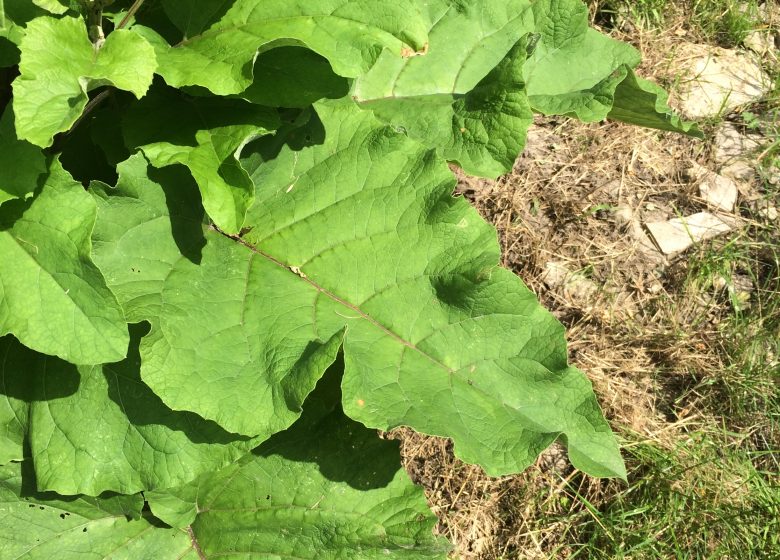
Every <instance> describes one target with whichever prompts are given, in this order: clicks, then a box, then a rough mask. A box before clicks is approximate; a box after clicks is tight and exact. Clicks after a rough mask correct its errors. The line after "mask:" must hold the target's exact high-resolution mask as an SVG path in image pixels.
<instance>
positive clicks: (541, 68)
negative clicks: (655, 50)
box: [524, 0, 640, 121]
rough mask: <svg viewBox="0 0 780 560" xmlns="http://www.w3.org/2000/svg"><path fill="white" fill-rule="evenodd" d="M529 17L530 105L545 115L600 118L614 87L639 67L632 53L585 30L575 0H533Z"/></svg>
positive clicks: (527, 76)
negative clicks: (532, 38) (532, 39)
mask: <svg viewBox="0 0 780 560" xmlns="http://www.w3.org/2000/svg"><path fill="white" fill-rule="evenodd" d="M533 13H534V20H535V23H534V27H535V29H534V31H535V33H537V34H538V35H537V38H536V40H537V44H536V48H535V49H534V51H533V53H532V55H531V57H530V58H529V59H528V62H527V63H526V65H525V69H524V72H525V81H526V86H527V88H528V96H529V98H530V101H531V106H532V107H533V108H534V109H535V110H536V111H539V112H541V113H544V114H548V115H549V114H556V115H563V114H566V115H572V116H576V117H577V118H579V119H581V120H583V121H598V120H603V119H605V118H606V116H607V114H608V113H609V110H610V108H611V107H612V99H613V97H614V94H615V88H616V87H617V86H618V84H620V83H621V82H622V81H623V79H624V78H625V77H626V76H627V75H628V72H629V69H630V68H633V67H635V66H636V65H637V64H639V61H640V57H639V53H638V52H637V50H636V49H634V48H633V47H632V46H631V45H628V44H626V43H622V42H620V41H617V40H615V39H612V38H610V37H607V36H606V35H603V34H601V33H599V32H598V31H596V30H595V29H591V28H590V27H589V26H588V9H587V7H586V6H585V5H584V4H583V3H582V2H581V1H580V0H538V1H537V2H535V3H534V4H533Z"/></svg>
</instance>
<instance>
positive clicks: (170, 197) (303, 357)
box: [93, 155, 341, 438]
mask: <svg viewBox="0 0 780 560" xmlns="http://www.w3.org/2000/svg"><path fill="white" fill-rule="evenodd" d="M119 172H120V181H119V185H118V187H117V189H116V190H111V189H108V188H105V187H104V188H101V187H100V185H94V188H93V192H95V194H96V196H97V197H98V205H99V208H100V211H99V214H100V216H101V219H100V220H99V222H98V224H97V227H96V229H95V234H94V239H95V258H96V259H97V262H98V265H99V266H100V267H101V269H102V270H103V271H104V272H105V273H106V275H107V278H108V282H109V284H110V285H111V286H112V287H113V288H114V289H115V290H116V294H117V297H118V298H119V300H120V302H121V303H122V305H123V306H124V309H125V311H126V313H127V316H128V319H129V320H130V321H141V320H149V321H151V322H152V324H153V327H154V330H153V331H152V333H151V334H150V335H149V336H148V337H146V339H144V345H143V346H144V349H143V350H142V352H143V354H144V368H145V371H146V373H144V381H146V382H147V383H150V382H152V380H154V381H153V383H154V385H152V389H154V391H155V392H156V393H158V394H166V395H169V396H170V395H171V394H172V393H174V392H175V393H178V394H179V397H178V398H176V399H167V398H166V399H164V400H165V402H166V403H167V404H168V405H169V406H171V408H173V409H175V410H192V411H195V412H197V413H198V414H200V415H202V416H204V417H205V418H209V419H213V420H216V421H217V422H219V423H220V424H221V425H222V426H224V427H225V428H226V429H227V430H229V431H231V432H238V433H243V434H248V435H251V436H256V435H260V436H262V437H263V438H265V437H268V436H269V435H271V434H273V433H276V432H278V431H280V430H283V429H285V428H287V427H288V426H289V425H290V424H292V423H293V422H294V421H295V420H296V419H297V418H298V416H299V415H300V411H301V405H302V403H303V401H304V399H305V398H306V396H307V395H308V394H309V393H310V392H311V390H312V389H313V388H314V386H315V385H316V382H317V380H318V379H319V378H320V376H321V375H322V372H323V371H324V370H325V368H326V367H327V366H328V365H330V364H331V363H332V362H333V360H334V359H335V357H336V353H337V351H338V348H339V344H340V342H341V333H338V332H331V333H328V335H327V336H326V337H325V338H319V337H318V336H317V335H316V333H315V332H314V329H313V327H309V328H303V329H299V332H291V331H290V330H289V329H287V328H286V326H285V324H284V322H283V321H279V320H278V317H277V306H284V305H289V304H291V303H292V304H294V302H295V300H296V299H298V300H301V298H302V297H304V296H303V295H301V294H304V295H305V294H306V293H307V290H306V288H305V287H303V286H298V285H292V286H285V283H284V280H285V279H286V278H285V275H284V274H283V273H282V272H281V271H279V272H276V274H277V275H278V276H279V277H280V280H278V281H276V282H275V283H274V282H272V279H270V278H269V279H260V278H258V279H254V278H252V274H250V270H249V268H250V267H251V263H250V262H249V260H250V259H245V258H242V257H243V256H246V255H247V252H246V248H244V247H242V246H241V245H239V244H237V243H235V242H234V241H233V240H231V239H228V238H226V237H224V236H222V235H221V234H218V233H216V232H215V231H214V230H213V229H211V228H208V227H207V226H206V225H205V224H204V223H203V208H202V207H201V206H200V203H199V202H198V196H197V190H196V189H195V186H194V185H193V184H192V181H191V180H188V177H187V176H186V174H182V173H181V172H180V170H177V169H175V168H171V169H164V170H159V171H155V170H153V169H150V170H149V171H148V173H149V175H150V176H151V177H154V180H152V179H150V178H149V177H147V176H146V175H147V168H146V161H145V160H144V158H143V157H142V156H141V155H136V156H133V157H132V158H130V160H128V161H127V162H125V163H124V164H122V165H120V166H119ZM207 239H208V240H209V241H210V243H207V242H206V240H207ZM232 255H240V256H239V257H238V258H235V257H232ZM242 269H243V270H242ZM264 280H268V282H269V283H268V284H266V285H265V287H264V289H265V290H269V292H265V293H264V294H263V293H254V292H255V289H256V287H255V284H254V282H256V281H260V282H263V281H264ZM192 282H194V283H192ZM175 284H178V286H179V287H177V288H174V289H175V290H176V291H180V290H184V292H182V295H189V296H190V298H191V304H188V305H186V306H185V307H181V308H178V311H176V307H177V306H178V303H173V306H172V305H171V303H172V302H171V301H170V299H169V298H170V295H171V292H170V291H168V290H170V289H171V288H172V287H173V286H174V285H175ZM275 286H279V291H278V292H275V291H274V288H275ZM296 291H297V292H298V295H296ZM219 292H221V293H219ZM266 296H267V297H268V299H264V298H265V297H266ZM277 301H278V302H279V303H278V304H277V303H275V302H277ZM282 302H284V303H282ZM200 305H202V310H203V312H204V313H205V315H204V314H203V313H195V312H193V313H194V314H193V315H192V319H191V320H189V321H187V322H188V323H189V325H188V326H187V327H185V330H184V331H183V332H182V333H181V336H182V338H181V343H179V342H174V346H175V347H181V348H183V347H184V346H186V345H189V344H193V346H192V348H193V351H192V352H179V351H178V350H172V356H171V357H172V358H173V360H174V361H176V362H178V364H179V365H180V366H181V367H183V368H184V369H183V370H180V371H179V374H181V373H185V374H186V373H191V374H192V375H191V376H190V375H186V378H187V381H186V382H185V383H181V381H182V378H181V376H180V375H177V376H170V377H168V378H167V379H166V376H167V373H165V372H168V371H169V370H168V369H167V367H164V369H162V370H159V373H162V375H161V376H159V377H158V376H156V375H155V374H151V376H150V371H155V369H156V367H157V366H156V365H155V362H157V361H160V360H162V361H163V364H161V367H163V366H167V365H170V364H171V362H168V360H167V358H166V356H165V353H166V352H167V350H165V347H166V345H167V344H169V343H170V342H171V340H170V339H165V338H163V339H161V340H159V342H158V343H157V344H156V345H153V343H152V341H153V340H156V339H159V338H160V332H161V331H160V329H161V328H162V329H165V328H166V327H167V326H168V325H173V328H175V329H179V328H181V327H183V324H182V323H180V322H179V321H177V320H174V321H169V317H168V314H169V313H170V312H173V313H174V315H179V319H184V317H185V315H184V314H187V313H190V312H192V311H190V310H188V308H189V307H190V306H194V307H199V306H200ZM245 308H251V309H245ZM304 314H307V315H304ZM290 315H291V316H297V317H298V319H299V320H300V319H302V318H303V317H304V316H307V317H311V311H310V310H308V309H305V308H304V307H301V309H300V310H299V311H297V312H290ZM209 316H210V318H207V317H209ZM204 319H205V324H200V323H199V322H200V321H202V320H204ZM161 320H163V321H164V322H162V323H161V322H160V321H161ZM234 320H235V321H238V323H239V324H235V325H233V324H231V321H234ZM176 336H177V337H178V336H179V335H176ZM180 344H181V346H180ZM150 346H154V347H153V348H150ZM277 346H280V347H279V348H277ZM282 346H283V348H282ZM271 349H275V350H274V351H271ZM159 352H162V353H159ZM166 362H167V364H166ZM175 367H179V366H175ZM161 386H165V387H167V389H166V390H165V391H163V392H159V388H160V387H161Z"/></svg>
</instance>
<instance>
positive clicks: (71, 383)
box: [0, 326, 260, 496]
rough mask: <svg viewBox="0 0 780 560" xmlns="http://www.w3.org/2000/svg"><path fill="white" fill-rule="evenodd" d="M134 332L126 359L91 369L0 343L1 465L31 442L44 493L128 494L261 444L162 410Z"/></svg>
mask: <svg viewBox="0 0 780 560" xmlns="http://www.w3.org/2000/svg"><path fill="white" fill-rule="evenodd" d="M132 332H133V340H132V342H131V345H130V353H129V356H128V357H127V359H125V360H124V361H122V362H119V363H115V364H107V365H104V366H92V367H89V366H74V365H72V364H69V363H67V362H63V361H62V360H59V359H57V358H52V357H49V356H44V355H42V354H38V353H36V352H33V351H31V350H28V349H26V348H25V347H23V346H22V345H21V344H19V343H18V342H16V341H15V340H14V339H13V338H12V337H4V338H0V358H1V359H2V361H0V434H6V435H5V438H4V440H0V441H5V445H2V446H0V449H3V448H5V449H6V451H7V452H6V454H5V456H4V457H0V459H3V458H4V459H5V460H6V461H7V460H12V459H13V460H19V459H20V458H21V456H22V451H23V444H24V442H25V438H26V443H27V445H28V446H29V453H31V455H32V459H33V463H34V464H35V475H36V480H37V486H38V488H39V489H43V490H52V491H55V492H58V493H60V494H88V495H91V496H95V495H98V494H100V493H102V492H106V491H114V492H121V493H123V494H132V493H134V492H140V491H142V490H150V489H155V488H167V487H169V486H176V485H179V484H184V483H186V482H189V481H191V480H193V479H194V478H195V477H196V476H198V475H200V474H202V473H205V472H210V471H213V470H216V469H218V468H220V467H223V466H225V465H226V464H228V463H229V462H231V461H233V460H235V459H237V458H238V457H240V456H241V455H243V454H245V453H246V452H247V451H249V450H250V449H252V448H253V447H255V446H256V445H257V444H258V443H260V441H259V440H257V439H251V438H248V437H241V436H237V435H235V434H230V433H228V432H225V431H224V430H223V429H222V428H220V427H219V426H217V425H216V424H215V423H213V422H210V421H207V420H203V419H202V418H200V417H199V416H197V415H195V414H192V413H191V412H175V411H173V410H171V409H170V408H168V407H167V406H165V405H164V404H163V403H162V402H161V401H160V399H159V398H158V397H157V396H156V395H155V394H154V393H152V391H151V390H150V389H149V388H148V387H147V386H146V385H145V384H144V383H143V382H142V381H141V378H140V363H141V360H140V357H139V355H138V342H139V340H140V338H141V334H142V329H141V328H139V326H135V327H134V329H133V331H132ZM9 451H12V452H9ZM84 473H89V476H84Z"/></svg>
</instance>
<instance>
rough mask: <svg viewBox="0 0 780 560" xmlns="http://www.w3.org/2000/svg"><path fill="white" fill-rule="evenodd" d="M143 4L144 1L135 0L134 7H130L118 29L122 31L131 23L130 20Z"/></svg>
mask: <svg viewBox="0 0 780 560" xmlns="http://www.w3.org/2000/svg"><path fill="white" fill-rule="evenodd" d="M143 3H144V0H135V2H133V5H132V6H130V9H129V10H127V13H126V14H125V17H123V18H122V21H120V22H119V25H117V26H116V28H117V29H122V28H123V27H125V26H126V25H127V24H128V23H129V22H130V18H131V17H133V16H134V15H135V13H136V12H137V11H138V8H140V7H141V5H142V4H143Z"/></svg>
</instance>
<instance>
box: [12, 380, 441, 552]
mask: <svg viewBox="0 0 780 560" xmlns="http://www.w3.org/2000/svg"><path fill="white" fill-rule="evenodd" d="M333 373H337V371H335V370H334V371H333ZM325 381H326V383H325V384H323V385H321V386H320V388H319V389H318V390H317V393H316V396H317V398H316V399H315V400H314V401H313V402H312V403H310V405H307V407H306V413H305V415H304V417H303V418H302V419H301V421H300V422H299V423H297V424H296V425H295V426H294V427H293V428H292V429H291V430H289V431H287V432H284V433H281V434H278V435H277V436H275V437H274V438H273V439H272V440H271V441H268V442H267V443H266V444H264V445H262V446H261V447H259V448H258V449H256V450H255V451H254V452H253V453H252V454H250V455H248V456H246V457H244V458H242V459H241V460H239V461H237V462H236V463H234V464H231V465H230V466H227V467H225V468H224V469H222V470H219V471H216V472H213V473H210V474H204V475H203V476H201V477H199V478H198V479H197V480H196V481H194V482H193V483H192V484H189V485H186V486H182V487H178V488H174V489H170V490H167V491H155V492H147V493H146V496H147V499H148V500H149V501H150V503H151V506H152V508H153V510H152V511H153V513H154V514H155V515H158V516H160V517H161V518H162V519H163V520H164V521H166V522H168V523H170V524H172V525H173V526H174V527H178V529H169V528H165V527H163V526H162V524H161V523H160V522H159V521H158V520H152V519H149V517H148V516H145V517H143V518H140V519H139V516H140V515H139V514H140V509H141V504H142V503H143V501H142V500H141V499H140V497H139V496H138V495H133V496H127V497H120V498H109V499H96V498H64V497H60V496H57V495H56V494H54V493H46V494H41V493H40V492H34V491H31V488H30V487H31V486H33V485H31V483H30V482H31V473H30V472H29V469H26V471H25V477H24V478H23V477H21V476H20V474H21V473H20V469H21V468H22V465H19V464H12V465H8V466H6V467H0V520H2V523H0V555H2V557H3V558H6V557H9V558H18V559H20V560H21V559H23V560H38V559H44V558H45V559H47V560H48V558H51V557H52V556H56V557H58V558H62V559H63V560H71V559H73V560H82V559H83V558H85V557H91V556H89V555H92V556H94V557H96V558H97V557H100V558H103V557H106V558H107V557H111V558H128V559H135V558H154V559H155V560H158V559H159V560H168V559H170V560H174V559H177V560H178V559H181V558H189V559H193V560H194V559H197V558H201V559H202V558H214V557H219V556H226V555H234V556H243V557H247V558H248V557H252V558H255V557H268V558H287V557H295V558H309V559H312V560H314V559H316V560H320V559H331V558H332V559H337V558H344V557H354V558H385V557H387V556H394V557H398V558H406V559H415V558H437V559H441V560H443V559H444V558H446V552H447V550H448V548H449V547H448V545H447V543H446V541H444V540H443V539H439V538H436V537H434V536H433V533H432V529H433V525H434V523H435V521H436V519H435V517H434V516H433V515H432V514H431V513H430V511H429V510H428V508H427V505H426V502H425V496H424V495H423V493H422V490H421V489H420V488H418V487H415V486H414V485H413V484H412V483H411V482H410V481H409V478H408V475H407V474H406V472H405V471H404V470H403V469H402V468H401V467H400V461H399V453H398V446H397V444H396V443H394V442H389V441H385V440H381V439H379V438H378V437H377V435H376V432H374V431H373V430H369V429H366V428H364V427H363V426H360V425H359V424H357V423H355V422H353V421H351V420H348V419H347V418H345V417H344V415H343V413H342V412H341V411H340V409H339V407H338V377H337V376H335V377H334V376H329V377H328V379H326V380H325ZM357 452H359V453H361V454H363V455H364V456H368V457H370V458H371V460H370V461H344V457H345V456H349V455H351V454H354V453H357ZM27 466H28V464H25V465H24V467H27Z"/></svg>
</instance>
